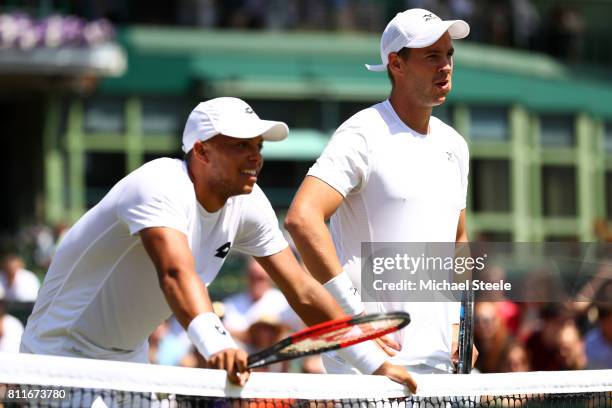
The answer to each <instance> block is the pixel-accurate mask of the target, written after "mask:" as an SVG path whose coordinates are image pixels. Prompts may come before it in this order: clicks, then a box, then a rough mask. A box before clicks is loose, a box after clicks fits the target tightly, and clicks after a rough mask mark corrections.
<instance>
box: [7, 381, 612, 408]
mask: <svg viewBox="0 0 612 408" xmlns="http://www.w3.org/2000/svg"><path fill="white" fill-rule="evenodd" d="M92 406H94V407H95V408H104V407H109V408H110V407H121V408H130V407H159V408H293V407H304V408H361V407H364V408H366V407H373V408H378V407H380V408H386V407H389V408H392V407H398V408H404V407H405V408H409V407H413V408H426V407H451V408H461V407H470V408H471V407H532V408H538V407H576V408H578V407H583V408H599V407H603V408H605V407H610V408H612V391H607V392H584V393H554V394H524V395H507V396H478V397H453V396H445V397H426V398H425V397H416V396H415V397H402V398H396V399H375V398H374V399H340V400H304V399H292V398H284V399H246V398H245V399H236V398H225V397H200V396H186V395H173V394H161V393H149V392H146V393H142V392H129V391H114V390H93V389H81V388H65V387H46V386H27V385H6V384H0V408H10V407H49V408H55V407H58V408H69V407H75V408H81V407H92Z"/></svg>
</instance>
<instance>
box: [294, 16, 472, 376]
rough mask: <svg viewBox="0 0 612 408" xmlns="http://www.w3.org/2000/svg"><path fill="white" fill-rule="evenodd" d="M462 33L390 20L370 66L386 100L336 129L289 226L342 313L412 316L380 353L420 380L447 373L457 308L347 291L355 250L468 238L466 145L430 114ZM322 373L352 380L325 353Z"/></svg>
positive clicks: (430, 23) (356, 279) (355, 281)
mask: <svg viewBox="0 0 612 408" xmlns="http://www.w3.org/2000/svg"><path fill="white" fill-rule="evenodd" d="M469 30H470V29H469V26H468V24H467V23H466V22H464V21H460V20H451V21H443V20H441V19H440V18H438V17H437V16H436V15H435V14H433V13H432V12H430V11H428V10H423V9H411V10H407V11H404V12H402V13H399V14H397V15H396V16H395V17H394V18H393V19H392V20H391V21H390V22H389V24H388V25H387V27H386V29H385V31H384V32H383V34H382V38H381V41H380V56H381V59H382V63H381V64H379V65H366V67H367V69H369V70H371V71H386V72H387V74H388V76H389V78H390V80H391V84H392V88H391V95H390V96H389V99H387V100H385V101H383V102H381V103H378V104H376V105H374V106H372V107H370V108H367V109H365V110H362V111H361V112H358V113H357V114H355V115H354V116H353V117H351V118H350V119H348V120H347V121H346V122H345V123H344V124H342V125H341V126H340V127H339V128H338V130H337V131H336V132H335V134H334V136H333V137H332V139H331V140H330V142H329V144H328V145H327V147H326V149H325V150H324V152H323V154H322V155H321V157H320V158H319V159H318V160H317V162H316V163H315V164H314V166H313V167H311V169H310V170H309V172H308V175H307V176H306V178H305V180H304V182H303V183H302V185H301V187H300V189H299V190H298V193H297V195H296V197H295V199H294V201H293V203H292V205H291V207H290V209H289V213H288V215H287V218H286V227H287V229H288V230H289V232H290V233H291V236H292V237H293V240H294V242H295V244H296V245H297V248H298V250H299V251H300V253H301V255H302V257H303V260H304V262H305V264H306V267H307V268H308V270H309V271H310V272H311V273H312V274H313V275H314V276H315V278H317V279H318V280H319V281H320V282H321V283H324V286H325V287H326V288H327V289H328V290H329V292H331V293H332V294H333V295H334V297H335V298H336V299H337V300H338V302H339V303H340V304H341V306H342V307H343V308H344V310H345V312H346V313H347V314H360V313H362V312H364V310H365V311H367V312H383V311H390V310H398V309H399V310H405V311H408V312H409V313H410V316H411V323H410V325H409V326H408V327H406V328H405V329H403V330H402V331H400V332H397V334H394V335H389V336H387V337H386V338H385V340H384V341H380V342H379V344H380V346H381V347H382V348H383V349H384V350H385V351H387V352H388V354H389V355H391V356H392V357H391V358H390V361H392V362H394V363H395V364H400V365H403V366H405V367H407V368H408V370H409V371H414V372H418V373H449V372H451V370H452V368H453V365H452V359H451V348H452V343H453V342H454V339H456V333H457V331H458V323H459V304H458V303H444V302H439V303H433V302H432V303H410V302H404V303H392V302H379V303H367V304H366V305H365V306H364V304H363V303H362V302H361V300H360V297H359V295H358V294H357V292H356V291H355V289H354V288H358V289H359V288H360V282H361V276H360V272H361V269H360V268H361V258H360V257H361V243H362V242H455V241H467V235H466V229H465V207H466V194H467V184H468V160H469V157H468V148H467V144H466V142H465V141H464V139H463V137H461V135H459V134H458V133H457V132H456V131H455V130H454V129H453V128H451V127H450V126H448V125H446V124H444V123H443V122H442V121H440V120H439V119H437V118H435V117H433V116H432V108H433V107H434V106H438V105H441V104H442V103H444V101H445V100H446V96H447V95H448V93H449V92H450V90H451V86H452V74H453V53H454V48H453V40H455V39H461V38H464V37H466V36H467V35H468V33H469ZM329 218H331V222H330V229H329V230H328V228H327V227H326V225H325V221H326V220H327V219H329ZM330 230H331V232H330ZM406 296H410V295H409V294H407V295H406ZM453 332H454V333H455V334H454V335H453ZM324 364H325V367H326V368H327V370H328V372H331V373H348V372H352V371H354V370H353V369H352V367H350V366H348V365H345V364H343V363H342V359H341V358H327V356H325V357H324Z"/></svg>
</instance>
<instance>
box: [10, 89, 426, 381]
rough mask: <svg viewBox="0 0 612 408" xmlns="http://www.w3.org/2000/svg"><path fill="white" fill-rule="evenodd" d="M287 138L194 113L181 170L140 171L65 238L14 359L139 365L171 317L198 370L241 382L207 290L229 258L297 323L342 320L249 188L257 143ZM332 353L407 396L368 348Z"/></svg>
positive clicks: (242, 373)
mask: <svg viewBox="0 0 612 408" xmlns="http://www.w3.org/2000/svg"><path fill="white" fill-rule="evenodd" d="M287 133H288V129H287V125H285V124H284V123H282V122H273V121H267V120H261V119H260V118H259V117H258V116H257V115H256V114H255V112H253V109H251V107H250V106H249V105H247V104H246V103H245V102H244V101H242V100H240V99H237V98H217V99H212V100H209V101H206V102H203V103H200V104H199V105H198V106H197V107H196V108H195V109H194V110H193V111H192V112H191V114H190V115H189V118H188V119H187V123H186V126H185V131H184V133H183V151H184V152H185V153H186V158H185V160H177V159H169V158H162V159H157V160H154V161H151V162H149V163H147V164H145V165H143V166H142V167H140V168H139V169H137V170H136V171H134V172H132V173H131V174H129V175H128V176H126V177H125V178H124V179H122V180H121V181H119V182H118V183H117V184H116V185H115V186H114V187H113V188H112V189H111V191H110V192H109V193H108V194H107V195H106V196H105V197H104V198H103V199H102V201H100V203H98V204H97V205H96V206H95V207H93V208H92V209H91V210H89V211H88V212H87V213H86V214H85V215H84V216H83V217H82V218H81V219H80V220H79V221H77V223H76V224H75V225H74V226H73V227H72V228H71V229H70V231H69V232H68V233H67V235H66V236H65V237H64V239H63V240H62V242H61V244H60V246H59V248H58V250H57V253H56V255H55V257H54V258H53V262H52V263H51V266H50V268H49V271H48V272H47V275H46V277H45V281H44V283H43V286H42V288H41V290H40V292H39V295H38V300H37V301H36V304H35V306H34V311H33V313H32V315H31V316H30V318H29V319H28V324H27V327H26V330H25V333H24V335H23V340H22V344H21V351H22V352H29V353H38V354H54V355H63V356H76V357H87V358H98V359H109V360H122V361H133V362H146V361H147V349H148V343H147V338H148V336H149V334H150V333H151V332H153V330H154V329H155V328H156V327H157V326H158V325H159V323H160V322H162V321H163V320H164V319H166V318H168V317H169V316H170V315H171V314H172V313H174V314H175V315H176V317H177V319H178V321H179V322H180V323H181V324H182V325H183V327H184V328H185V329H186V330H187V333H188V335H189V337H190V339H191V340H192V342H193V343H194V344H195V346H196V348H197V349H198V351H199V352H200V353H201V354H202V355H203V356H204V357H205V358H206V359H207V361H208V364H209V366H210V367H211V368H219V369H225V370H227V371H228V377H229V379H230V380H231V381H233V382H235V383H238V384H244V382H245V381H246V380H247V378H248V371H247V368H246V366H247V354H246V353H245V352H244V351H243V350H239V349H238V348H237V346H236V344H235V343H234V341H233V340H232V338H231V336H230V335H229V334H228V332H227V330H225V328H224V327H223V324H222V323H221V321H220V320H219V318H218V317H217V316H216V315H215V314H214V313H213V309H212V305H211V302H210V299H209V296H208V293H207V290H206V285H208V284H209V283H211V282H212V281H213V279H214V278H215V276H216V275H217V273H218V272H219V269H220V268H221V266H222V264H223V262H224V260H225V258H226V255H227V254H228V252H229V251H230V249H236V250H238V251H241V252H243V253H246V254H248V255H252V256H253V257H255V259H256V260H257V261H258V262H259V263H260V264H261V265H262V266H263V267H264V269H265V270H266V271H267V272H268V273H269V274H270V276H271V277H272V279H273V280H274V281H275V282H276V284H277V285H278V286H279V288H280V289H281V290H282V291H283V293H284V294H285V296H286V297H287V299H288V300H289V303H290V304H291V305H292V307H293V308H294V309H295V310H296V312H297V313H298V314H299V315H300V317H301V318H302V319H303V320H304V321H305V322H306V323H307V324H314V323H319V322H322V321H325V320H329V319H335V318H340V317H343V316H344V313H343V311H342V309H341V308H340V306H339V305H338V304H337V303H336V302H335V301H334V299H333V298H332V297H331V296H330V295H329V294H328V293H327V292H326V291H325V290H324V289H323V287H322V286H321V285H320V284H319V283H318V282H317V281H316V280H314V279H313V278H311V277H310V276H309V275H308V274H306V273H305V272H304V271H303V270H302V269H301V268H300V267H299V265H298V263H297V261H296V259H295V257H294V256H293V254H292V252H291V251H290V249H289V248H288V245H287V242H286V240H285V239H284V238H283V235H282V233H281V232H280V230H279V228H278V221H277V218H276V216H275V214H274V211H273V210H272V207H271V205H270V203H269V201H268V199H267V198H266V196H265V195H264V193H263V192H262V191H261V189H260V188H259V187H258V186H257V185H256V184H255V183H256V181H257V176H258V174H259V172H260V170H261V168H262V164H263V160H262V156H261V153H260V150H261V148H262V144H263V141H264V140H270V141H274V140H282V139H284V138H286V137H287ZM156 272H157V273H156ZM343 355H345V356H346V357H347V358H348V359H350V360H351V361H353V362H354V364H355V366H356V367H358V369H359V370H361V371H364V372H367V373H375V374H382V375H387V376H389V377H390V378H392V379H394V380H396V381H398V382H402V383H406V384H408V385H409V386H410V388H411V389H412V390H413V391H414V389H415V384H414V381H413V380H412V378H411V377H410V375H409V374H408V372H407V371H406V370H405V369H404V368H403V367H399V366H393V365H391V364H389V363H388V362H385V359H386V358H385V355H384V353H382V352H380V350H379V349H378V348H377V347H376V346H375V345H374V344H373V343H372V342H366V343H363V344H362V345H357V346H356V347H351V348H349V349H347V352H346V353H344V354H343Z"/></svg>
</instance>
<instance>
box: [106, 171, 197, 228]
mask: <svg viewBox="0 0 612 408" xmlns="http://www.w3.org/2000/svg"><path fill="white" fill-rule="evenodd" d="M121 188H122V190H121V192H120V193H121V198H120V199H119V200H118V202H117V208H116V211H117V216H118V217H119V219H120V220H121V221H123V222H124V223H125V224H126V225H127V226H128V228H129V230H130V234H132V235H134V234H136V233H138V232H139V231H141V230H143V229H145V228H150V227H168V228H173V229H176V230H178V231H180V232H182V233H184V234H185V235H187V226H188V216H187V205H186V202H187V200H185V198H186V197H184V195H185V192H182V191H180V188H179V187H177V185H176V183H174V184H173V183H169V182H168V180H167V178H165V177H154V173H147V172H136V173H132V174H131V175H129V176H128V177H127V178H126V179H124V180H123V183H122V185H121Z"/></svg>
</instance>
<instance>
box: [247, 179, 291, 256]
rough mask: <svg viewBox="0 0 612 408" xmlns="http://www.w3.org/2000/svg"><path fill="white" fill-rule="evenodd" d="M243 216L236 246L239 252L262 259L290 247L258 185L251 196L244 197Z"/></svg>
mask: <svg viewBox="0 0 612 408" xmlns="http://www.w3.org/2000/svg"><path fill="white" fill-rule="evenodd" d="M241 215H242V217H241V221H240V226H239V228H238V233H237V234H236V244H235V248H236V249H237V250H238V251H240V252H243V253H246V254H248V255H252V256H257V257H261V256H269V255H274V254H276V253H278V252H280V251H282V250H283V249H285V248H287V246H289V244H288V243H287V240H286V239H285V237H284V236H283V233H282V232H281V230H280V228H279V226H278V219H277V218H276V214H275V213H274V210H273V209H272V205H271V204H270V202H269V201H268V198H267V197H266V196H265V194H264V193H263V191H261V189H260V188H259V187H258V186H257V185H256V186H255V189H254V190H253V192H251V194H249V195H247V196H244V201H243V203H242V214H241Z"/></svg>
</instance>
